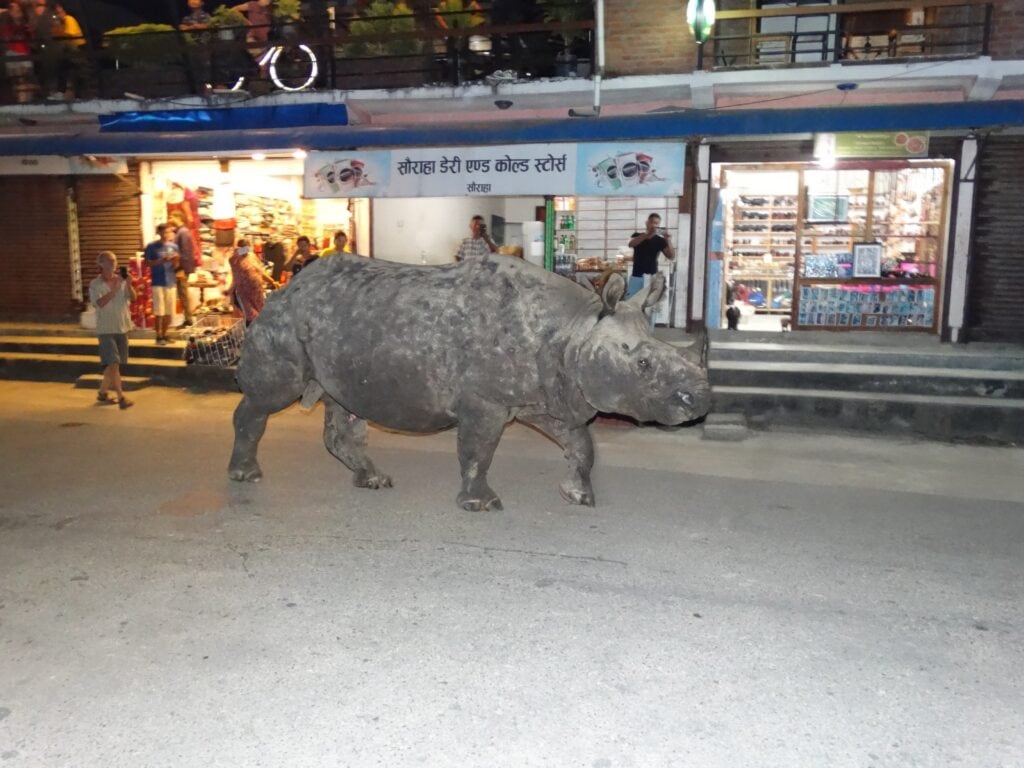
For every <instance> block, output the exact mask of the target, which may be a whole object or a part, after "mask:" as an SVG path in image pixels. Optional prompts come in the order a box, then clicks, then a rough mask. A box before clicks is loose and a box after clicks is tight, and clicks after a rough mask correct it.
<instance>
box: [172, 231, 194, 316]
mask: <svg viewBox="0 0 1024 768" xmlns="http://www.w3.org/2000/svg"><path fill="white" fill-rule="evenodd" d="M171 226H173V227H175V229H176V232H175V234H174V244H175V245H177V246H178V257H179V261H178V268H177V269H176V270H175V272H174V279H175V280H176V281H177V284H178V301H180V302H181V308H182V311H183V312H184V313H185V322H183V323H182V324H181V325H180V326H178V327H179V328H185V327H186V326H189V325H192V302H191V297H190V296H189V293H188V276H189V275H191V274H192V273H193V272H195V271H196V246H195V239H194V238H193V237H192V231H191V230H190V229H189V228H188V225H186V224H185V222H184V221H183V220H182V218H181V216H179V215H177V214H172V215H171Z"/></svg>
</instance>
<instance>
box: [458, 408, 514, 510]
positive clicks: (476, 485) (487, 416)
mask: <svg viewBox="0 0 1024 768" xmlns="http://www.w3.org/2000/svg"><path fill="white" fill-rule="evenodd" d="M508 420H509V413H508V409H506V408H502V407H500V406H494V405H476V406H474V407H472V408H470V409H468V410H466V409H463V411H462V413H460V415H459V428H458V445H459V467H460V469H461V471H462V489H461V490H460V491H459V494H458V496H456V498H455V501H456V503H457V504H458V505H459V506H460V507H462V508H463V509H465V510H467V511H470V512H481V511H484V510H488V509H495V510H501V509H504V507H503V506H502V504H501V499H500V498H499V497H498V494H496V493H495V492H494V491H493V490H491V487H490V486H489V485H488V484H487V471H488V470H489V469H490V468H491V460H492V459H493V458H494V451H495V450H496V449H497V447H498V442H499V441H500V440H501V433H502V432H503V431H504V429H505V424H507V423H508Z"/></svg>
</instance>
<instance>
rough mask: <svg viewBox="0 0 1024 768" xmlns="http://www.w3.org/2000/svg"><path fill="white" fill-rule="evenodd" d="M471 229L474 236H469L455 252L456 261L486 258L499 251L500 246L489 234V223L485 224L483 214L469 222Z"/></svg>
mask: <svg viewBox="0 0 1024 768" xmlns="http://www.w3.org/2000/svg"><path fill="white" fill-rule="evenodd" d="M469 231H470V232H472V233H473V236H472V237H467V238H466V239H465V240H463V241H462V245H460V246H459V252H458V253H457V254H455V260H456V261H465V260H466V259H484V258H487V256H488V255H490V254H492V253H497V252H498V246H497V245H495V244H494V241H493V240H491V236H490V235H489V234H487V225H486V224H484V217H483V216H474V217H473V218H472V219H470V222H469Z"/></svg>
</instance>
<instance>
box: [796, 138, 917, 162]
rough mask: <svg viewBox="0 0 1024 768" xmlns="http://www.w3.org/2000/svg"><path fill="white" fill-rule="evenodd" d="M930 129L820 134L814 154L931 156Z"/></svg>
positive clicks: (875, 156)
mask: <svg viewBox="0 0 1024 768" xmlns="http://www.w3.org/2000/svg"><path fill="white" fill-rule="evenodd" d="M928 139H929V133H928V131H897V132H894V133H877V132H873V133H819V134H818V135H817V136H816V137H815V142H814V156H815V157H816V158H818V159H819V160H820V159H824V158H828V157H833V158H841V157H856V158H882V157H928Z"/></svg>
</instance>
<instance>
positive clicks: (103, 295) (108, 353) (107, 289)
mask: <svg viewBox="0 0 1024 768" xmlns="http://www.w3.org/2000/svg"><path fill="white" fill-rule="evenodd" d="M96 264H97V265H98V266H99V268H100V274H99V276H98V277H96V279H94V280H93V281H92V282H91V283H89V302H90V303H91V304H92V305H93V306H94V307H95V308H96V334H97V335H98V336H99V342H100V363H102V364H103V381H101V382H100V392H99V394H98V395H97V396H96V400H97V402H99V403H100V405H113V404H114V403H117V404H118V405H119V406H120V408H121V410H122V411H123V410H124V409H125V408H131V407H132V401H131V400H129V399H128V398H126V397H125V396H124V392H123V391H122V389H121V364H122V363H127V362H128V331H130V330H132V318H131V313H130V312H129V306H128V305H129V304H131V303H132V302H133V301H134V300H135V287H134V286H133V285H132V281H131V278H130V277H128V270H127V269H124V268H123V267H122V269H121V274H117V273H116V272H115V269H116V268H117V256H115V255H114V253H113V251H104V252H103V253H101V254H100V255H99V256H98V257H97V259H96ZM111 392H113V394H114V396H115V397H114V398H111V397H110V393H111Z"/></svg>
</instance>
